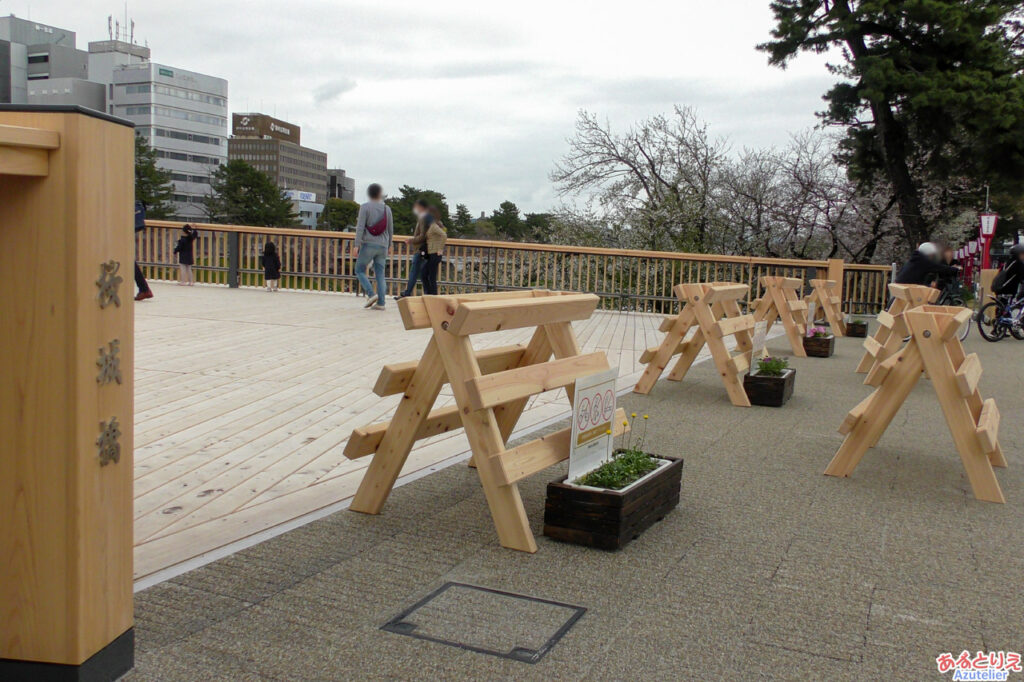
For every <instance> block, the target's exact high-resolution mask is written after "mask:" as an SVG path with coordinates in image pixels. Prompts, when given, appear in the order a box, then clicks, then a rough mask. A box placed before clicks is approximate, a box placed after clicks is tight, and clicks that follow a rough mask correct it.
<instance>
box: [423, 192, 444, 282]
mask: <svg viewBox="0 0 1024 682" xmlns="http://www.w3.org/2000/svg"><path fill="white" fill-rule="evenodd" d="M428 211H429V213H430V216H431V217H432V218H433V220H431V221H430V226H429V227H428V228H427V241H426V251H427V262H426V263H424V265H423V293H424V294H426V295H428V296H437V275H438V271H439V270H440V269H441V254H442V253H443V252H444V245H445V242H446V241H448V233H447V232H445V229H444V223H442V222H441V212H440V211H439V210H437V207H436V206H431V207H430V208H429V209H428Z"/></svg>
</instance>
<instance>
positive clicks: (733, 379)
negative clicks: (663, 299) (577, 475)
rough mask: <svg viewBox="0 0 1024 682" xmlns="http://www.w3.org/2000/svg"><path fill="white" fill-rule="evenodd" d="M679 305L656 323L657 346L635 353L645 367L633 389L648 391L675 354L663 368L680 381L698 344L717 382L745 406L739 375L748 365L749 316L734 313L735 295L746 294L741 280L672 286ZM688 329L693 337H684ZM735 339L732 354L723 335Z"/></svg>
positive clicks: (750, 347) (736, 308) (747, 404)
mask: <svg viewBox="0 0 1024 682" xmlns="http://www.w3.org/2000/svg"><path fill="white" fill-rule="evenodd" d="M673 292H674V293H675V295H676V297H677V298H679V300H680V301H682V303H683V306H682V309H681V310H680V311H679V314H678V315H676V316H675V317H674V318H673V317H670V318H666V319H665V321H664V322H663V323H662V325H661V329H662V331H664V332H665V338H664V339H662V342H661V345H659V346H657V347H655V348H649V349H647V350H646V351H644V353H643V354H642V355H641V357H640V362H641V363H644V364H646V365H647V367H646V368H645V369H644V373H643V375H642V376H641V377H640V380H639V381H638V382H637V384H636V386H635V387H634V388H633V391H634V392H636V393H643V394H647V393H650V392H651V389H652V388H653V387H654V384H655V383H657V381H658V379H659V378H660V377H661V375H662V373H663V372H664V371H665V368H666V367H668V364H669V362H670V361H671V360H672V358H673V357H674V356H676V355H678V356H679V359H678V360H677V361H676V364H675V365H674V366H673V367H672V370H671V371H670V372H669V375H668V378H669V380H671V381H681V380H682V379H683V377H685V376H686V373H687V372H688V371H689V369H690V366H691V365H692V364H693V361H694V360H695V359H696V358H697V354H698V353H700V351H701V348H703V347H704V346H705V345H707V347H708V350H709V351H710V352H711V359H712V360H713V361H714V363H715V367H716V368H717V369H718V373H719V374H720V375H721V377H722V383H723V384H724V385H725V390H726V392H727V393H728V394H729V400H730V401H732V404H733V405H738V406H741V407H750V399H749V398H747V392H746V391H745V390H744V388H743V379H742V374H743V373H744V372H745V371H746V370H747V368H748V367H750V361H751V358H750V354H751V352H752V350H753V342H752V340H751V338H750V336H751V335H750V332H751V330H752V329H753V328H754V316H753V315H743V314H741V313H740V308H739V304H738V303H737V299H739V298H742V297H743V296H745V295H746V294H747V292H748V287H747V285H746V284H733V283H728V282H709V283H697V284H678V285H676V287H675V288H674V289H673ZM691 329H693V335H692V336H690V338H689V339H688V340H686V336H687V334H689V332H690V330H691ZM727 336H733V337H735V339H736V350H737V351H738V354H737V355H735V356H733V355H731V354H730V353H729V350H728V348H727V347H726V345H725V341H724V339H725V337H727Z"/></svg>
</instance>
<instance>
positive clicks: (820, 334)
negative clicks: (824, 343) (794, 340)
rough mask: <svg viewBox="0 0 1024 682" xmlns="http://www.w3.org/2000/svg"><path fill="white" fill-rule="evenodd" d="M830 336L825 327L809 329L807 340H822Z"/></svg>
mask: <svg viewBox="0 0 1024 682" xmlns="http://www.w3.org/2000/svg"><path fill="white" fill-rule="evenodd" d="M826 336H828V330H827V329H825V328H824V327H808V328H807V338H809V339H821V338H824V337H826Z"/></svg>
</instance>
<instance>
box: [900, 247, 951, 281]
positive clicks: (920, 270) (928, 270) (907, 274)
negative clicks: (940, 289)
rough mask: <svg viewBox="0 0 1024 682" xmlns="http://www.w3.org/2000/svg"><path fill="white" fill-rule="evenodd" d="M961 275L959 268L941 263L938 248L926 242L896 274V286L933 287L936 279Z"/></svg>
mask: <svg viewBox="0 0 1024 682" xmlns="http://www.w3.org/2000/svg"><path fill="white" fill-rule="evenodd" d="M959 273H960V268H959V267H958V266H956V265H944V264H943V263H940V262H939V249H938V247H937V246H935V244H932V243H931V242H925V243H923V244H921V245H920V246H918V247H917V250H916V251H914V253H912V254H910V260H908V261H907V262H906V263H905V264H904V265H903V267H902V268H900V271H899V272H898V273H896V284H920V285H923V286H931V285H933V284H934V282H935V278H936V277H955V276H956V275H958V274H959Z"/></svg>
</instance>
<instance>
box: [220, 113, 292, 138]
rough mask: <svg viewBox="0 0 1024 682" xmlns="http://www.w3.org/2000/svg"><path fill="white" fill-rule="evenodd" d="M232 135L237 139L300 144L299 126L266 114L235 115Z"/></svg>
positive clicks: (232, 118) (232, 119)
mask: <svg viewBox="0 0 1024 682" xmlns="http://www.w3.org/2000/svg"><path fill="white" fill-rule="evenodd" d="M231 134H232V135H234V136H235V137H259V138H272V139H275V140H285V141H287V142H294V143H295V144H299V141H300V129H299V126H297V125H293V124H291V123H288V122H287V121H282V120H280V119H276V118H273V117H271V116H267V115H266V114H233V115H232V117H231Z"/></svg>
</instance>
